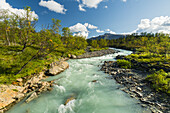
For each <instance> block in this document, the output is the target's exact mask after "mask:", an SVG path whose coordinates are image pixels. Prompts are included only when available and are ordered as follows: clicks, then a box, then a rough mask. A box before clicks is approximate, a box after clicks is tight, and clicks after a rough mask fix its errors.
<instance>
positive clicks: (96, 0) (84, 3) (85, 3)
mask: <svg viewBox="0 0 170 113" xmlns="http://www.w3.org/2000/svg"><path fill="white" fill-rule="evenodd" d="M77 1H78V2H79V3H80V4H79V10H80V11H86V10H85V9H84V7H88V8H97V7H98V4H100V3H101V2H102V1H104V0H77Z"/></svg>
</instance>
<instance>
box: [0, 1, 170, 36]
mask: <svg viewBox="0 0 170 113" xmlns="http://www.w3.org/2000/svg"><path fill="white" fill-rule="evenodd" d="M169 5H170V0H0V9H10V10H11V11H14V10H16V13H18V12H19V11H22V9H23V7H24V6H30V7H31V8H32V10H33V11H34V13H35V14H34V15H35V16H36V17H38V18H39V21H38V23H37V27H36V29H37V30H38V29H41V26H42V24H44V25H47V24H49V23H51V19H52V18H57V19H60V20H61V21H62V22H61V25H62V27H70V29H71V31H72V32H76V33H77V34H78V35H83V36H87V37H92V36H96V35H100V34H104V33H106V32H110V33H113V34H114V33H131V32H165V33H169V32H170V7H169Z"/></svg>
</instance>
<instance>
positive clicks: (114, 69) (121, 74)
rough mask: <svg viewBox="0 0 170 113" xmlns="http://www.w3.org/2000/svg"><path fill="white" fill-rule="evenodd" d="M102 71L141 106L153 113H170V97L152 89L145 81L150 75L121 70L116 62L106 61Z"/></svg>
mask: <svg viewBox="0 0 170 113" xmlns="http://www.w3.org/2000/svg"><path fill="white" fill-rule="evenodd" d="M101 70H102V71H104V72H105V73H108V74H110V75H111V76H112V77H113V78H114V79H115V80H116V81H117V82H118V83H119V84H121V87H120V89H121V90H122V91H124V92H126V93H128V94H129V95H130V96H131V97H133V98H136V99H137V100H140V102H141V103H139V104H141V106H143V107H145V108H148V109H150V110H151V111H152V112H153V113H170V101H169V100H170V96H169V95H167V94H165V93H161V92H157V91H154V90H153V89H151V88H150V84H149V83H148V82H147V81H145V77H146V76H147V74H149V73H147V72H143V71H139V70H135V69H122V68H119V67H118V66H117V65H116V63H115V61H105V62H104V64H103V65H102V68H101Z"/></svg>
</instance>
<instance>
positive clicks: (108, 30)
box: [105, 29, 116, 34]
mask: <svg viewBox="0 0 170 113" xmlns="http://www.w3.org/2000/svg"><path fill="white" fill-rule="evenodd" d="M105 31H107V32H109V33H110V34H116V32H114V31H111V30H110V29H106V30H105Z"/></svg>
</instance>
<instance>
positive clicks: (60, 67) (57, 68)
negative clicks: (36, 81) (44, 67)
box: [47, 61, 69, 75]
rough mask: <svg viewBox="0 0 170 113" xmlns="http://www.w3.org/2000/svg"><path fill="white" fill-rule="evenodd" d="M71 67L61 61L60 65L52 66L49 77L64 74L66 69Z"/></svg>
mask: <svg viewBox="0 0 170 113" xmlns="http://www.w3.org/2000/svg"><path fill="white" fill-rule="evenodd" d="M68 67H69V64H68V63H67V62H64V61H61V62H59V63H55V64H54V65H51V68H50V69H49V71H48V72H47V74H48V75H57V74H59V73H61V72H63V71H64V70H65V69H67V68H68Z"/></svg>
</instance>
